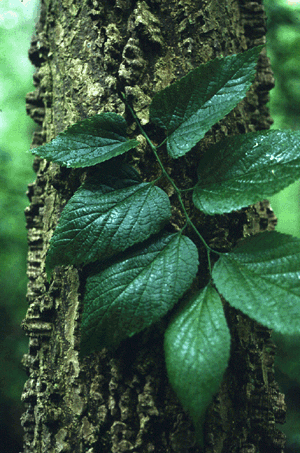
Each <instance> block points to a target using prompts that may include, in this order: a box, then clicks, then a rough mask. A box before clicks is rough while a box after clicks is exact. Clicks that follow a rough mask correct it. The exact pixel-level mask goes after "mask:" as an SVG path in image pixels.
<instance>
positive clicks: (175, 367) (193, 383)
mask: <svg viewBox="0 0 300 453" xmlns="http://www.w3.org/2000/svg"><path fill="white" fill-rule="evenodd" d="M229 354H230V333H229V329H228V326H227V323H226V320H225V315H224V311H223V306H222V302H221V299H220V297H219V295H218V293H217V292H216V290H215V289H214V288H213V287H212V286H211V285H208V286H207V287H206V288H204V289H203V290H202V291H200V292H199V293H198V294H197V295H196V296H194V297H193V298H192V300H190V302H189V303H188V304H187V305H186V306H185V307H184V308H183V309H182V310H181V311H179V313H178V314H176V315H175V317H174V318H173V319H172V321H171V322H170V324H169V326H168V328H167V330H166V333H165V356H166V365H167V372H168V376H169V380H170V383H171V385H172V387H173V388H174V390H175V392H176V394H177V396H178V398H179V400H180V402H181V404H182V406H183V407H184V409H185V410H186V411H187V412H188V413H189V414H190V416H191V418H192V420H193V422H194V425H195V428H196V433H197V437H198V439H199V441H200V443H201V444H202V428H203V423H204V419H205V413H206V410H207V407H208V405H209V404H210V402H211V400H212V397H213V395H214V394H215V393H216V392H217V391H218V389H219V386H220V383H221V381H222V377H223V374H224V372H225V369H226V367H227V364H228V360H229Z"/></svg>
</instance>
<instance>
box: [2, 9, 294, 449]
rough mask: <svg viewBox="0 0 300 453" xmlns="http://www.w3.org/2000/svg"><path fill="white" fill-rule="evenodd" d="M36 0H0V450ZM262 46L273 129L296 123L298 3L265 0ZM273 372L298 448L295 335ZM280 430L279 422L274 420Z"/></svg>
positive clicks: (16, 312) (284, 219)
mask: <svg viewBox="0 0 300 453" xmlns="http://www.w3.org/2000/svg"><path fill="white" fill-rule="evenodd" d="M37 4H38V0H27V1H26V0H23V1H22V2H21V1H20V0H2V1H1V0H0V49H1V52H0V75H1V77H0V109H1V112H0V137H1V141H0V166H1V174H0V219H1V221H0V263H1V264H0V279H1V280H0V287H1V294H0V309H1V317H0V343H1V344H0V360H1V367H0V382H1V385H0V399H1V405H0V442H1V447H2V448H1V450H2V452H3V453H6V452H10V453H14V452H16V453H17V452H19V451H21V449H22V447H21V435H22V430H21V428H20V423H19V417H20V414H21V412H22V406H21V404H20V402H19V400H20V394H21V392H22V388H23V384H24V382H25V379H26V376H25V373H24V372H23V371H22V368H21V365H20V360H21V357H22V355H23V353H25V352H26V349H27V339H26V338H25V337H24V335H23V333H22V331H21V329H20V327H19V326H20V322H21V320H22V318H23V316H24V315H25V310H26V300H25V292H26V274H25V269H26V251H27V244H26V230H25V218H24V214H23V211H24V208H25V207H26V206H27V204H28V201H27V198H26V196H25V191H26V186H27V184H28V183H29V182H32V180H33V179H34V173H33V171H32V168H31V163H32V156H31V154H30V153H26V150H28V149H29V147H30V141H31V134H32V131H33V129H34V127H35V126H34V124H33V122H32V121H31V120H30V119H29V118H27V117H26V113H25V95H26V93H27V92H28V91H32V90H33V85H32V74H33V67H32V66H31V64H30V62H29V60H28V58H27V51H28V48H29V45H30V38H31V35H32V33H33V29H34V21H35V17H36V16H37V11H36V9H37ZM265 7H266V10H267V16H268V53H269V56H270V57H271V61H272V66H273V70H274V74H275V79H276V87H275V89H274V90H273V91H272V93H271V102H270V108H271V113H272V116H273V118H274V120H275V124H274V127H276V128H290V129H294V130H295V129H299V128H300V119H299V118H300V116H299V113H300V112H299V110H300V2H299V1H298V2H295V1H293V2H292V1H291V0H289V1H288V0H265ZM271 204H272V207H273V209H274V210H275V213H276V215H277V216H278V217H279V223H278V231H281V232H285V233H289V234H293V235H294V236H297V237H300V228H299V227H300V215H299V214H300V209H299V207H300V206H299V183H295V184H293V185H292V186H290V187H289V188H287V189H285V190H284V191H283V192H281V193H280V194H279V195H276V196H275V197H272V199H271ZM277 344H278V349H279V357H278V370H279V371H278V379H279V380H280V383H281V386H282V387H283V390H284V391H285V392H286V394H287V403H288V407H289V411H288V423H287V424H286V426H285V427H284V429H285V431H286V433H287V435H288V445H289V449H288V450H287V451H288V452H290V453H291V452H296V451H299V448H300V411H299V407H300V379H299V376H300V366H299V363H300V361H299V357H300V347H299V344H300V340H299V339H298V338H294V337H288V338H287V337H285V338H278V339H277ZM280 429H282V427H280Z"/></svg>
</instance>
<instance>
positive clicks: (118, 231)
mask: <svg viewBox="0 0 300 453" xmlns="http://www.w3.org/2000/svg"><path fill="white" fill-rule="evenodd" d="M170 217H171V205H170V202H169V198H168V196H167V194H166V193H165V192H164V191H163V190H162V189H160V188H159V187H155V186H154V185H153V184H152V183H140V178H139V176H138V173H137V172H136V171H135V170H134V169H133V168H131V167H129V166H128V165H123V164H121V165H120V166H118V165H117V164H116V163H114V164H113V165H110V162H108V163H105V164H103V165H101V167H100V169H98V170H97V171H96V172H95V173H94V175H93V176H92V177H89V178H88V179H87V181H86V182H85V183H84V184H83V185H82V186H81V187H80V188H79V189H78V190H77V192H76V193H75V195H74V196H73V197H72V198H71V199H70V201H69V202H68V203H67V205H66V207H65V208H64V210H63V212H62V214H61V217H60V220H59V224H58V226H57V228H56V230H55V231H54V234H53V236H52V238H51V241H50V249H49V251H48V254H47V258H46V267H47V270H49V269H53V267H54V266H57V265H59V264H80V263H88V262H91V261H96V260H99V259H104V258H108V257H110V256H112V255H114V254H116V253H119V252H121V251H123V250H125V249H127V248H128V247H130V246H132V245H133V244H135V243H137V242H142V241H145V240H146V239H148V237H149V236H150V235H151V234H154V233H158V232H159V231H160V230H161V229H162V228H163V227H164V226H165V224H166V223H167V222H168V220H169V218H170Z"/></svg>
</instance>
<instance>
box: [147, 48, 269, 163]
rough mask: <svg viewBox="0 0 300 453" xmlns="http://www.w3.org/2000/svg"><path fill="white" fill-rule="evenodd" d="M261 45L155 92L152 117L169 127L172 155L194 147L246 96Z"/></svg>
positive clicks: (216, 60) (168, 140)
mask: <svg viewBox="0 0 300 453" xmlns="http://www.w3.org/2000/svg"><path fill="white" fill-rule="evenodd" d="M261 49H262V46H258V47H254V48H253V49H250V50H248V51H247V52H244V53H241V54H238V55H231V56H229V57H226V58H222V59H219V58H216V59H215V60H212V61H209V62H208V63H206V64H203V65H201V66H199V67H198V68H196V69H194V70H193V71H191V72H190V73H189V74H187V75H186V76H185V77H183V78H182V79H180V80H178V81H177V82H175V83H173V84H172V85H170V86H168V87H167V88H165V89H164V90H162V91H160V92H159V93H157V94H156V95H155V96H154V98H153V101H152V103H151V105H150V120H151V121H152V122H153V123H155V124H157V125H158V126H160V127H162V128H164V129H166V131H167V135H168V138H167V150H168V153H169V155H170V156H171V157H173V158H177V157H180V156H183V155H184V154H186V153H187V152H188V151H190V149H191V148H192V147H193V146H195V145H196V143H198V142H199V140H201V138H203V137H204V135H205V133H206V132H207V131H209V129H210V128H211V127H212V126H213V125H214V124H215V123H217V121H219V120H220V119H222V118H223V117H224V116H225V115H227V113H229V112H230V111H231V110H232V109H233V108H234V107H236V105H237V104H238V103H239V102H240V101H241V100H242V99H243V98H244V97H245V95H246V92H247V91H248V89H249V88H250V86H251V83H252V81H253V78H254V75H255V66H256V63H257V59H258V55H259V52H260V51H261Z"/></svg>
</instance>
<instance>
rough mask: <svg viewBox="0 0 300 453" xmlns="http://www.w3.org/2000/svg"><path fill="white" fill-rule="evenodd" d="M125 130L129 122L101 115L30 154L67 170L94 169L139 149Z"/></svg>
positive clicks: (86, 120)
mask: <svg viewBox="0 0 300 453" xmlns="http://www.w3.org/2000/svg"><path fill="white" fill-rule="evenodd" d="M126 128H127V123H126V121H125V120H124V118H123V117H122V116H120V115H118V114H117V113H113V112H109V113H100V114H99V115H95V116H93V117H91V118H88V119H85V120H82V121H79V122H78V123H75V124H73V125H72V126H70V127H69V128H67V129H66V130H65V131H64V132H62V133H61V134H59V135H57V137H55V138H54V139H53V140H52V141H51V142H50V143H48V144H47V145H44V146H39V147H38V148H33V149H32V150H31V152H32V153H33V154H36V155H37V156H40V157H43V158H44V159H47V160H51V161H52V162H56V163H57V164H59V165H61V166H65V167H73V168H80V167H81V168H82V167H89V166H93V165H96V164H99V163H101V162H104V161H106V160H108V159H111V158H113V157H116V156H119V155H120V154H124V153H126V152H127V151H129V150H130V149H132V148H135V147H136V146H138V144H139V142H138V141H137V140H128V139H127V136H126Z"/></svg>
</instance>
